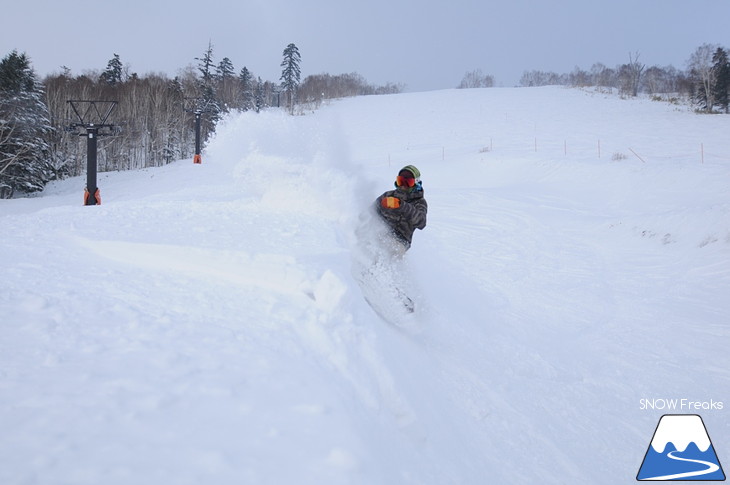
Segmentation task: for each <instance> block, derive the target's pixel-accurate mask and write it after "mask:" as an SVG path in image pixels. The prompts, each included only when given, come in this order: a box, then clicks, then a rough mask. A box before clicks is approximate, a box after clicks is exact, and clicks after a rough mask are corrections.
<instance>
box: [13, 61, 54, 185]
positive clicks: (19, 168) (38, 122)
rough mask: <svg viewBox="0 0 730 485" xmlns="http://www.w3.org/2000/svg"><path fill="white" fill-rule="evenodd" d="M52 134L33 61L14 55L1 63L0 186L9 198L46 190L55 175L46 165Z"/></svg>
mask: <svg viewBox="0 0 730 485" xmlns="http://www.w3.org/2000/svg"><path fill="white" fill-rule="evenodd" d="M50 131H51V124H50V121H49V116H48V109H47V107H46V105H45V103H44V102H43V99H42V94H41V91H40V89H39V86H38V83H37V81H36V75H35V72H34V71H33V69H32V68H31V66H30V60H29V59H28V57H27V56H26V55H25V54H18V52H17V51H13V52H11V53H10V54H8V55H7V56H5V58H3V59H2V61H0V186H5V187H6V189H5V190H4V191H3V193H4V194H5V195H6V196H7V195H9V194H10V193H11V192H12V191H20V192H36V191H39V190H43V187H44V186H45V184H46V182H48V181H49V179H50V177H51V173H52V172H51V170H50V167H49V165H48V161H47V155H48V142H47V139H48V134H49V133H50ZM7 187H9V188H10V190H8V189H7Z"/></svg>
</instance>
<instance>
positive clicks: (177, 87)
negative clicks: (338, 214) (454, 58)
mask: <svg viewBox="0 0 730 485" xmlns="http://www.w3.org/2000/svg"><path fill="white" fill-rule="evenodd" d="M639 57H640V56H639V54H638V53H636V54H630V55H629V62H627V63H626V64H623V65H620V66H617V67H615V68H609V67H606V66H605V65H603V64H601V63H596V64H594V65H593V66H592V67H591V69H590V70H588V71H585V70H582V69H580V68H577V67H576V68H575V70H574V71H573V72H571V73H567V74H557V73H553V72H542V71H534V70H533V71H525V72H524V74H523V76H522V78H521V80H520V86H524V87H529V86H543V85H565V86H573V87H596V88H600V89H603V88H606V89H610V90H614V89H615V90H618V92H620V94H621V95H622V96H629V97H633V96H638V95H639V94H640V93H646V94H648V95H651V96H652V97H653V98H654V99H657V100H662V99H664V100H671V101H673V102H679V101H678V100H686V101H687V102H690V103H692V104H693V105H694V106H695V107H696V109H697V111H698V112H703V113H712V112H724V113H727V112H728V92H729V91H730V61H729V60H728V54H727V50H726V49H725V48H723V47H720V46H716V45H709V44H705V45H702V46H700V47H699V48H697V49H696V51H695V52H694V53H693V54H692V55H691V56H690V58H689V59H688V61H687V68H686V70H680V69H677V68H674V67H672V66H667V67H658V66H652V67H649V68H646V65H645V64H643V63H642V62H640V60H639ZM194 60H195V62H194V63H192V64H191V65H190V66H188V67H187V68H184V69H181V70H180V71H179V72H178V75H176V76H175V77H173V78H170V77H168V76H167V75H165V74H146V75H144V76H139V75H138V74H137V73H134V72H130V68H129V67H128V65H125V64H124V63H123V61H122V59H120V57H119V55H117V54H113V56H112V58H111V59H110V60H109V62H108V64H107V66H106V67H105V68H104V69H100V70H99V71H95V72H86V73H84V74H81V75H73V74H72V73H71V72H70V70H69V69H67V68H64V69H62V71H61V72H60V73H56V74H53V75H49V76H46V77H45V78H44V79H42V80H41V79H38V77H37V75H36V73H35V72H34V70H33V68H32V67H31V66H32V64H31V59H30V58H29V57H28V56H27V55H26V54H25V53H19V52H17V51H13V52H10V53H9V54H7V55H6V56H5V57H4V58H3V59H2V60H0V198H9V197H13V196H14V195H15V196H19V195H22V194H28V193H33V192H37V191H41V190H43V188H44V187H45V185H46V184H47V183H48V182H49V181H52V180H56V179H62V178H65V177H69V176H77V175H80V174H82V173H84V172H85V170H86V160H87V143H86V142H87V140H86V138H85V135H86V133H85V131H84V126H87V125H88V124H90V123H96V124H105V125H107V126H106V128H107V130H105V131H100V132H99V133H100V134H103V135H107V136H103V137H100V138H99V141H98V159H97V165H98V171H99V172H104V171H114V170H130V169H139V168H145V167H154V166H160V165H164V164H167V163H170V162H172V161H175V160H179V159H183V158H188V157H190V158H192V155H193V153H194V149H195V141H194V140H195V115H196V112H197V113H198V114H199V115H200V119H201V124H200V136H201V138H202V140H203V141H205V140H207V139H208V137H209V136H210V135H211V134H212V133H213V132H214V131H215V127H216V123H217V122H218V121H219V120H220V119H221V117H222V116H224V115H225V114H226V113H228V112H230V111H255V112H258V111H260V110H262V109H267V108H270V107H281V108H286V109H288V111H289V112H290V113H291V114H292V115H297V114H303V113H305V112H306V111H308V110H312V109H316V108H317V107H318V106H319V105H320V103H322V102H323V101H324V100H327V99H336V98H344V97H350V96H363V95H381V94H395V93H399V92H402V91H403V89H404V86H403V85H401V84H395V83H388V84H386V85H384V86H374V85H371V84H369V83H368V82H367V81H366V80H365V78H363V77H362V76H361V75H359V74H357V73H349V74H340V75H331V74H326V73H322V74H316V75H310V76H307V77H306V78H304V79H303V80H302V79H301V69H300V63H301V55H300V54H299V51H298V49H297V47H296V45H294V44H289V45H288V46H287V47H286V49H285V50H284V52H283V59H282V61H281V67H282V76H281V78H280V79H279V80H278V81H279V82H273V81H265V80H262V79H261V77H258V76H256V75H254V73H252V72H251V71H249V70H248V69H247V68H246V67H242V68H241V69H240V71H236V69H235V68H234V65H233V63H232V61H231V60H230V58H228V57H223V58H222V59H221V60H220V61H218V62H216V61H215V57H214V52H213V46H212V44H209V45H208V48H207V49H206V50H205V51H204V52H203V54H202V55H201V56H200V57H197V58H195V59H194ZM494 85H495V78H494V76H492V75H488V74H487V75H485V74H483V73H482V71H481V69H477V70H475V71H472V72H468V73H466V74H465V75H464V77H463V79H462V81H461V83H460V84H459V85H458V86H456V87H458V88H488V87H493V86H494ZM85 101H97V102H98V103H96V104H90V103H85ZM105 115H108V117H106V116H105Z"/></svg>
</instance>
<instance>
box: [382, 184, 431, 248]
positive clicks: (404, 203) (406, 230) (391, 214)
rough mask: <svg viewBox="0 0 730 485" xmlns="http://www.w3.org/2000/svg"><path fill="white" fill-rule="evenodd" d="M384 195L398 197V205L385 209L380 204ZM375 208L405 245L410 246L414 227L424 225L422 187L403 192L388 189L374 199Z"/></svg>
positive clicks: (425, 206)
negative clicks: (394, 207)
mask: <svg viewBox="0 0 730 485" xmlns="http://www.w3.org/2000/svg"><path fill="white" fill-rule="evenodd" d="M385 197H396V198H398V199H400V207H398V208H397V209H387V208H384V207H383V206H382V205H381V202H380V201H381V200H383V199H384V198H385ZM375 210H376V211H377V213H378V214H380V217H382V218H383V220H384V221H385V222H386V223H387V224H388V225H389V226H390V228H391V229H392V230H393V234H394V235H395V236H396V237H397V238H398V239H399V240H400V241H401V242H402V243H403V244H404V245H405V246H406V249H407V248H410V247H411V241H412V240H413V233H414V232H415V230H416V229H423V228H424V227H426V213H427V212H428V204H427V203H426V199H424V198H423V189H420V190H414V191H412V192H405V191H403V190H399V189H396V190H389V191H387V192H385V193H384V194H383V195H381V196H380V197H378V198H377V199H375Z"/></svg>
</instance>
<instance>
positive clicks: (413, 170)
mask: <svg viewBox="0 0 730 485" xmlns="http://www.w3.org/2000/svg"><path fill="white" fill-rule="evenodd" d="M404 170H405V171H406V172H410V173H412V174H413V178H415V179H416V183H418V182H420V181H421V171H420V170H418V169H417V168H416V167H414V166H413V165H406V166H405V167H403V168H401V169H400V172H402V171H404ZM400 172H398V173H400Z"/></svg>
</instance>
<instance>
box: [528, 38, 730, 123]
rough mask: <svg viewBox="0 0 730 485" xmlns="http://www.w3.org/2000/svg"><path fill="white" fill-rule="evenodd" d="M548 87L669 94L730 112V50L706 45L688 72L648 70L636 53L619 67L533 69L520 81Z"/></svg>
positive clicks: (693, 57)
mask: <svg viewBox="0 0 730 485" xmlns="http://www.w3.org/2000/svg"><path fill="white" fill-rule="evenodd" d="M547 85H562V86H573V87H599V88H607V89H616V90H618V91H619V93H621V94H622V95H625V96H637V95H638V94H639V93H646V94H649V95H652V96H657V97H660V95H665V94H668V95H672V96H680V97H685V98H686V99H689V100H690V101H691V102H692V103H693V104H694V105H695V106H697V108H698V109H699V110H700V111H703V112H707V113H711V112H715V111H717V110H719V111H722V112H725V113H728V111H729V106H728V105H729V101H730V61H729V60H728V50H727V49H725V48H723V47H721V46H717V45H711V44H703V45H702V46H700V47H698V48H697V49H696V50H695V52H694V53H692V55H691V56H690V58H689V59H688V60H687V69H686V70H684V71H682V70H679V69H677V68H675V67H673V66H666V67H660V66H651V67H649V68H646V65H645V64H643V63H641V62H640V61H639V54H638V53H636V54H630V55H629V62H628V63H626V64H621V65H619V66H617V67H615V68H609V67H606V66H605V65H604V64H602V63H596V64H594V65H593V66H592V67H591V69H590V70H589V71H585V70H583V69H581V68H579V67H576V68H575V69H574V70H573V71H572V72H570V73H567V74H557V73H555V72H545V71H536V70H533V71H525V72H524V74H523V75H522V78H521V79H520V86H547Z"/></svg>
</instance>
